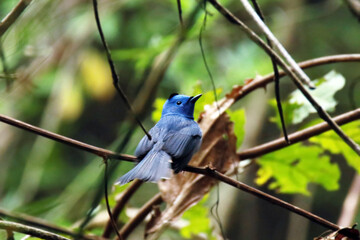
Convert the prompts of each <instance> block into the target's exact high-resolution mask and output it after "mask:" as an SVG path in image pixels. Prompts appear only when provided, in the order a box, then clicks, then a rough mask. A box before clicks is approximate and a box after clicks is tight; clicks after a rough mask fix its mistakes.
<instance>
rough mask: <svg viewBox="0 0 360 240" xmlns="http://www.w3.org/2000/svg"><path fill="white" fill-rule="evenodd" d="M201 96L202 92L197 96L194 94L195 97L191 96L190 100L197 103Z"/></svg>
mask: <svg viewBox="0 0 360 240" xmlns="http://www.w3.org/2000/svg"><path fill="white" fill-rule="evenodd" d="M201 96H202V94H198V95H196V96H194V97H191V98H190V101H191V102H193V103H195V102H196V101H197V100H198V99H199V98H200V97H201Z"/></svg>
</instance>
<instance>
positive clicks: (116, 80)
mask: <svg viewBox="0 0 360 240" xmlns="http://www.w3.org/2000/svg"><path fill="white" fill-rule="evenodd" d="M93 8H94V15H95V21H96V26H97V28H98V31H99V34H100V38H101V42H102V44H103V47H104V50H105V52H106V57H107V60H108V63H109V67H110V71H111V76H112V79H113V84H114V87H115V89H116V90H117V92H118V93H119V95H120V96H121V98H122V99H123V101H124V102H125V105H126V106H127V107H128V109H129V111H130V112H131V113H132V114H133V116H134V118H135V120H136V122H137V123H138V124H139V126H140V128H141V129H142V130H143V131H144V133H145V134H146V136H147V137H148V138H149V140H151V135H150V134H149V133H148V131H146V129H145V127H144V125H143V124H142V123H141V121H140V119H139V117H138V116H137V115H136V114H135V111H134V109H133V107H132V106H131V104H130V101H129V99H128V97H127V96H126V94H125V92H124V91H123V90H122V88H121V86H120V79H119V75H118V74H117V73H116V70H115V65H114V62H113V60H112V58H111V53H110V50H109V47H108V45H107V42H106V40H105V35H104V33H103V30H102V27H101V23H100V18H99V13H98V4H97V0H93Z"/></svg>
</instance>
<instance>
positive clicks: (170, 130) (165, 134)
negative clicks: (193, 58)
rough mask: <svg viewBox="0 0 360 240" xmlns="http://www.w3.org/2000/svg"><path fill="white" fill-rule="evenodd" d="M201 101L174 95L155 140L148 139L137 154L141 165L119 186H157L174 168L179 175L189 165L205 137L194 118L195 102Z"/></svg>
mask: <svg viewBox="0 0 360 240" xmlns="http://www.w3.org/2000/svg"><path fill="white" fill-rule="evenodd" d="M200 97H201V94H199V95H197V96H195V97H189V96H185V95H179V94H171V95H170V97H169V98H168V100H167V101H166V102H165V104H164V107H163V111H162V115H161V119H160V121H159V122H158V123H157V124H156V125H155V126H154V127H153V128H152V129H150V131H149V133H150V135H151V136H152V139H151V140H149V139H148V137H147V136H144V137H143V138H142V139H141V141H140V142H139V144H138V146H137V148H136V150H135V156H136V157H138V158H139V159H141V161H140V162H139V163H138V164H137V165H136V166H135V167H134V168H133V169H132V170H130V171H129V172H128V173H126V174H125V175H123V176H122V177H120V178H119V179H118V180H117V181H116V184H120V185H123V184H125V183H128V182H131V181H132V180H134V179H135V178H138V179H141V180H144V181H148V182H157V181H159V180H160V179H162V178H169V177H170V175H171V167H172V168H173V169H174V172H175V173H178V172H180V171H181V170H182V169H183V168H184V167H185V166H186V165H187V164H188V162H189V161H190V160H191V157H192V156H193V154H194V153H195V152H196V151H197V150H198V149H199V148H200V145H201V138H202V133H201V130H200V127H199V125H198V124H197V123H196V122H195V121H194V116H193V115H194V105H195V102H196V101H197V100H198V99H199V98H200ZM171 161H172V164H171Z"/></svg>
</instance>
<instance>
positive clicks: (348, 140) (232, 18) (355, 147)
mask: <svg viewBox="0 0 360 240" xmlns="http://www.w3.org/2000/svg"><path fill="white" fill-rule="evenodd" d="M209 2H211V3H212V4H213V6H214V7H215V8H216V9H217V10H218V11H219V12H220V13H221V14H223V15H224V16H225V17H226V18H227V19H228V20H229V21H230V22H232V23H235V24H237V25H239V26H240V28H241V29H242V30H243V31H244V32H245V33H246V34H247V35H248V36H249V37H250V38H251V39H252V40H253V41H254V42H255V43H256V44H258V45H259V46H261V47H262V48H263V49H264V50H265V51H266V52H267V53H268V54H270V55H272V56H273V57H274V58H275V59H276V61H277V63H278V64H279V65H280V66H281V67H282V68H283V70H284V71H285V72H286V74H288V75H289V76H290V77H291V78H292V80H293V82H294V84H295V85H296V86H297V88H298V89H299V90H300V91H301V93H302V94H303V95H304V96H305V98H306V99H307V100H308V101H309V102H310V103H311V105H312V106H313V107H314V108H315V109H316V111H317V113H318V115H319V116H320V118H322V119H323V120H324V121H326V122H327V123H328V124H329V125H330V127H331V128H332V129H333V130H334V131H335V132H336V133H337V134H338V135H339V136H340V137H341V138H342V139H343V140H344V142H345V143H346V144H348V145H349V146H350V147H351V148H352V149H353V150H354V151H355V152H356V153H357V154H358V155H359V156H360V146H359V145H358V144H357V143H356V142H355V141H354V140H352V139H351V138H349V137H348V136H347V135H346V134H345V133H344V132H343V131H342V130H341V128H340V127H339V126H338V125H337V124H336V123H335V122H334V120H332V119H331V117H330V115H329V114H328V113H327V112H326V111H325V110H324V109H323V108H322V107H321V106H320V105H319V104H318V103H317V102H316V101H315V99H314V98H313V97H312V96H311V94H310V93H309V91H308V90H307V89H306V88H305V87H304V86H303V85H302V83H301V81H300V79H299V77H298V75H297V74H295V72H297V71H295V70H294V69H290V68H289V66H287V65H286V63H285V62H284V61H283V60H282V59H281V58H280V57H279V55H278V54H277V53H276V52H274V51H273V50H272V49H271V48H270V47H269V46H267V44H265V42H264V41H263V40H262V39H261V38H260V37H259V36H258V35H257V34H256V33H255V32H254V31H252V30H251V29H250V28H248V27H247V26H246V25H245V24H244V23H243V22H242V21H240V20H239V19H238V18H236V17H235V16H234V15H233V14H232V13H231V12H230V11H229V10H227V9H226V8H224V7H223V6H222V5H221V4H219V3H218V2H217V1H216V0H209Z"/></svg>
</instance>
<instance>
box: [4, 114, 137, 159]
mask: <svg viewBox="0 0 360 240" xmlns="http://www.w3.org/2000/svg"><path fill="white" fill-rule="evenodd" d="M0 121H1V122H4V123H7V124H10V125H12V126H14V127H17V128H21V129H23V130H26V131H29V132H32V133H35V134H37V135H40V136H43V137H46V138H50V139H52V140H55V141H57V142H60V143H64V144H66V145H69V146H72V147H75V148H78V149H81V150H84V151H86V152H89V153H92V154H95V155H97V156H99V157H102V158H111V159H119V160H124V161H129V162H136V161H137V159H136V157H134V156H131V155H127V154H117V153H115V152H113V151H110V150H106V149H103V148H99V147H95V146H92V145H89V144H86V143H83V142H80V141H77V140H74V139H72V138H68V137H65V136H62V135H60V134H56V133H53V132H50V131H47V130H44V129H42V128H39V127H35V126H33V125H30V124H28V123H24V122H22V121H19V120H16V119H14V118H11V117H8V116H5V115H2V114H0Z"/></svg>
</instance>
